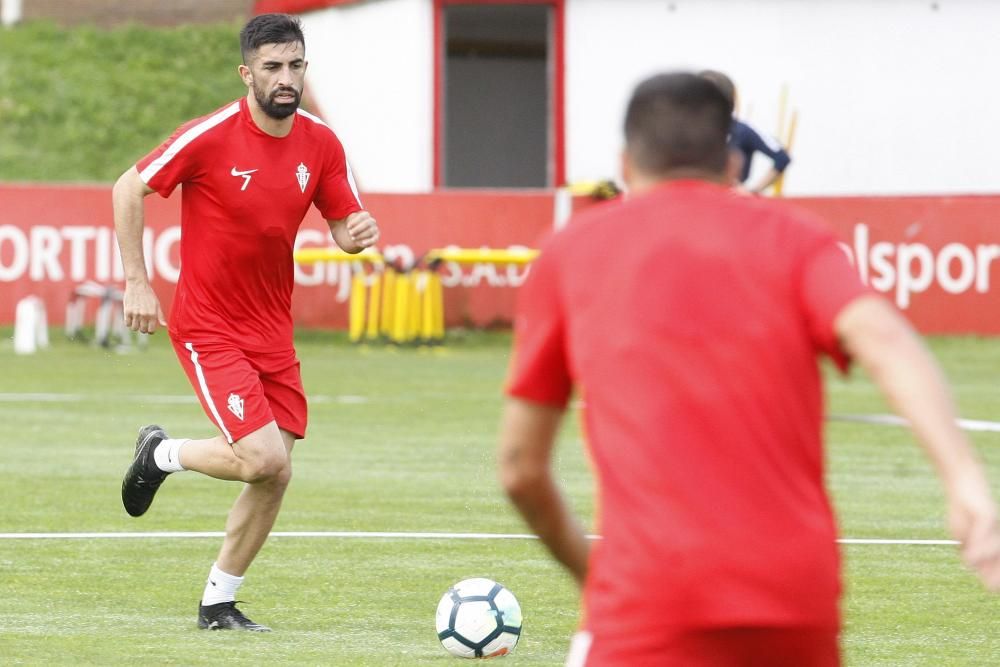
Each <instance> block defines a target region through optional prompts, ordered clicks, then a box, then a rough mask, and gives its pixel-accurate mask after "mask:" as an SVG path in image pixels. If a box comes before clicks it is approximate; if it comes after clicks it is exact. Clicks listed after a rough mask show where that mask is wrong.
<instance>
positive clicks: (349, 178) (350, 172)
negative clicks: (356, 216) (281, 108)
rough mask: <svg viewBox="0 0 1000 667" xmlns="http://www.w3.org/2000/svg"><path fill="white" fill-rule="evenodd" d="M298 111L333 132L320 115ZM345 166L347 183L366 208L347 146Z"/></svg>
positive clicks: (360, 204)
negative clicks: (355, 178)
mask: <svg viewBox="0 0 1000 667" xmlns="http://www.w3.org/2000/svg"><path fill="white" fill-rule="evenodd" d="M296 111H298V113H299V114H300V115H302V116H305V117H306V118H308V119H309V120H311V121H313V122H314V123H318V124H320V125H322V126H323V127H325V128H326V129H328V130H330V131H331V132H333V128H332V127H330V126H329V125H327V124H326V123H325V122H324V121H323V119H322V118H320V117H319V116H314V115H313V114H311V113H309V112H308V111H306V110H304V109H296ZM337 140H338V141H339V140H340V137H337ZM340 145H341V146H343V145H344V142H342V141H341V142H340ZM344 167H346V171H347V183H348V185H350V186H351V192H352V193H354V200H355V201H356V202H358V206H360V207H361V208H364V204H362V203H361V195H360V194H358V184H357V183H356V182H355V181H354V171H353V170H352V169H351V163H350V162H349V161H348V159H347V149H346V148H345V149H344Z"/></svg>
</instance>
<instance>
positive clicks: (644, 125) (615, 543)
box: [498, 72, 1000, 667]
mask: <svg viewBox="0 0 1000 667" xmlns="http://www.w3.org/2000/svg"><path fill="white" fill-rule="evenodd" d="M731 108H732V107H731V101H730V99H729V98H728V97H727V96H726V95H725V94H723V92H722V91H721V90H720V88H719V87H718V86H716V85H715V84H713V83H712V82H710V81H708V80H707V79H706V78H704V77H702V76H699V75H697V74H695V73H687V72H677V73H669V74H662V75H659V76H655V77H652V78H650V79H648V80H646V81H644V82H642V83H641V84H640V85H639V86H638V87H637V88H636V89H635V91H634V94H633V95H632V98H631V101H630V102H629V104H628V108H627V111H626V115H625V150H624V155H623V160H622V162H623V169H622V174H623V177H624V180H625V183H626V186H627V193H628V194H627V197H626V199H625V201H624V202H622V203H621V204H620V205H618V206H613V207H597V208H593V209H589V210H587V211H583V212H582V213H581V214H579V215H578V216H577V217H576V219H575V220H574V221H573V222H572V224H569V225H567V226H566V227H564V228H563V229H562V230H561V231H559V232H557V233H556V234H555V235H554V236H553V237H552V238H551V239H550V240H549V241H548V242H547V243H546V244H545V245H544V247H543V249H542V252H541V254H540V255H539V257H538V259H537V260H536V261H535V262H534V264H533V265H532V270H531V273H530V275H529V277H528V279H527V281H526V283H525V284H524V285H523V286H522V287H521V290H520V292H519V294H518V305H517V311H516V318H515V341H514V347H513V354H512V361H511V368H510V376H509V379H508V383H507V388H506V391H507V396H508V397H507V400H506V405H505V407H504V411H503V417H502V424H501V431H500V437H499V449H498V468H499V477H500V480H501V483H502V485H503V487H504V488H505V490H506V492H507V494H508V495H509V497H510V498H511V500H512V502H513V504H514V505H515V507H516V508H517V510H518V511H519V512H520V513H521V515H522V516H523V517H524V519H525V521H526V522H527V524H528V525H529V526H530V528H531V530H533V531H534V532H535V533H536V534H537V535H538V536H539V537H540V538H541V540H542V542H543V543H544V545H545V546H546V547H547V548H548V549H549V551H550V552H551V553H552V555H553V556H554V557H555V558H556V559H557V560H558V561H559V562H560V563H561V564H563V565H564V566H565V567H566V568H567V569H568V570H569V572H570V573H571V574H572V575H573V577H575V579H576V580H577V582H579V584H580V585H581V586H582V587H583V607H584V611H583V622H582V627H581V632H579V633H578V634H577V636H576V637H575V638H574V641H573V645H572V646H571V649H570V656H569V658H568V661H567V665H570V666H572V667H579V666H581V665H585V666H586V667H610V666H621V667H653V666H656V667H667V666H671V665H678V666H685V667H692V666H711V667H721V666H730V665H732V666H735V665H768V666H769V667H834V666H836V665H839V664H840V650H839V639H838V637H839V630H840V625H841V618H840V608H839V601H840V597H841V590H842V588H841V574H840V572H841V563H840V554H839V549H838V547H837V541H836V538H837V532H836V524H835V521H834V515H833V511H832V508H831V503H830V499H829V497H828V495H827V492H826V489H825V486H824V455H823V446H822V426H823V383H822V375H821V373H820V369H819V364H818V360H819V357H821V356H826V357H829V358H830V359H832V360H833V361H834V362H835V363H836V364H837V365H838V366H839V367H840V368H841V369H843V370H846V369H847V368H848V366H849V364H850V363H851V361H852V360H853V361H856V362H857V363H859V364H860V365H861V366H862V367H864V368H865V369H866V370H867V371H868V373H869V374H870V375H871V377H872V378H873V379H874V381H875V383H876V384H877V386H878V387H879V388H880V390H881V391H882V392H883V393H884V394H885V396H886V397H887V398H888V399H889V401H890V402H891V403H892V404H893V405H894V406H895V408H896V410H897V411H898V412H899V413H900V414H901V415H902V416H904V417H905V418H906V419H908V420H909V422H910V424H911V427H912V429H913V432H914V434H915V435H916V437H917V440H918V441H919V442H920V444H921V445H922V446H923V448H924V449H925V451H926V452H927V454H928V455H929V458H930V460H931V461H932V463H933V464H934V467H935V469H936V471H937V473H938V474H939V475H940V477H941V479H942V481H943V486H944V491H945V498H946V501H947V509H948V519H949V525H950V528H951V531H952V533H953V534H954V536H955V537H956V539H958V540H959V541H960V542H961V553H962V556H963V558H964V560H965V562H966V563H967V565H968V566H969V567H970V568H972V569H973V570H974V571H975V572H976V573H977V574H978V576H979V577H980V578H981V580H982V581H983V583H984V584H985V585H986V587H988V588H989V589H991V590H993V591H1000V527H998V518H997V506H996V504H995V502H994V500H993V498H992V495H991V491H990V487H989V484H988V482H987V479H986V476H985V473H984V470H983V467H982V465H981V463H980V462H979V460H978V458H977V456H976V453H975V451H974V450H973V448H972V446H971V444H970V443H969V441H968V440H967V439H966V436H965V435H964V433H962V432H961V431H960V430H959V429H958V427H957V426H956V423H955V417H956V409H955V406H954V403H953V401H952V398H951V396H950V393H949V390H948V387H947V385H946V382H945V380H944V378H943V376H942V373H941V371H940V369H939V367H938V365H937V364H936V362H935V360H934V359H933V357H932V356H931V354H930V353H929V352H928V350H927V349H926V348H925V346H924V345H923V343H922V342H921V340H920V338H919V337H918V335H917V334H916V333H915V332H914V330H913V329H912V328H911V327H910V325H909V324H908V323H907V321H906V320H905V319H904V318H903V317H902V316H901V315H900V314H899V313H898V312H897V311H896V310H895V308H894V307H893V306H892V305H891V304H889V303H888V302H886V301H885V300H884V299H883V298H881V297H880V296H878V295H876V294H874V293H872V292H870V291H869V290H868V289H867V288H866V287H865V286H864V285H863V284H862V283H861V282H860V280H859V278H858V275H857V272H856V271H855V270H854V268H853V267H852V266H851V264H850V262H849V261H848V259H847V257H846V255H845V254H844V253H843V251H842V250H841V249H840V248H839V246H838V244H837V240H836V238H835V237H834V236H833V234H832V233H831V232H830V231H829V230H828V228H827V227H826V226H825V225H824V224H823V223H822V221H820V220H818V219H816V218H814V217H813V216H811V215H808V214H806V213H805V212H802V211H799V210H798V209H795V208H793V207H791V206H789V205H787V204H785V203H784V202H781V201H777V200H769V199H758V198H749V197H742V196H739V195H738V194H737V193H735V192H733V190H732V188H731V187H730V186H729V183H728V181H727V178H726V168H727V163H728V161H729V158H728V155H727V153H728V148H727V135H728V134H729V128H730V120H731ZM623 238H626V239H627V241H626V242H623ZM594 267H600V279H599V280H595V279H594V275H595V274H594V270H595V269H594ZM574 389H576V390H579V392H580V395H581V399H582V402H583V406H584V407H583V420H584V424H583V429H584V431H585V433H586V440H587V444H588V447H589V451H590V454H591V459H592V461H593V464H594V468H595V477H596V479H597V483H598V496H599V502H598V503H597V506H598V507H599V509H598V514H597V527H598V530H599V532H600V534H601V538H602V539H600V540H598V541H596V542H594V543H593V547H591V543H590V542H589V541H588V540H587V539H586V537H585V534H584V532H583V530H582V528H581V525H580V523H579V522H578V520H577V519H576V518H575V517H574V515H573V513H572V512H571V511H570V510H569V509H568V507H567V505H566V502H565V501H564V499H563V495H562V492H561V490H560V489H559V487H558V485H557V484H556V481H555V479H554V475H553V470H552V453H553V448H554V445H555V440H556V435H557V433H558V431H559V427H560V424H561V422H562V420H563V417H564V413H565V410H566V406H567V403H568V401H569V399H570V397H571V395H572V394H573V392H574Z"/></svg>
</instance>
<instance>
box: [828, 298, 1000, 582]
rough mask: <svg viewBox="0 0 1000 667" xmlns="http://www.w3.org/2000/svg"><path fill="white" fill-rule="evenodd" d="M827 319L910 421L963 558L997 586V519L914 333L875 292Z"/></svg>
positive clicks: (941, 382)
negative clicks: (937, 484) (832, 319)
mask: <svg viewBox="0 0 1000 667" xmlns="http://www.w3.org/2000/svg"><path fill="white" fill-rule="evenodd" d="M834 327H835V329H836V331H837V335H838V336H839V337H840V339H841V341H842V342H843V344H844V346H845V348H846V349H847V351H848V352H849V353H850V354H851V355H852V356H853V357H854V358H855V359H856V360H857V361H858V362H859V363H860V364H861V365H862V366H863V367H864V368H865V369H866V370H867V371H868V373H869V374H870V375H871V377H872V379H873V380H874V381H875V383H876V384H877V385H878V386H879V388H880V389H881V390H882V392H883V393H884V394H885V396H886V397H887V398H888V400H889V402H890V403H891V404H892V405H893V407H894V408H895V409H896V410H897V411H898V412H899V414H900V415H901V416H902V417H904V418H906V419H907V420H908V421H909V422H910V426H911V428H912V429H913V433H914V435H916V437H917V440H918V441H919V442H920V444H921V445H922V446H923V448H924V450H925V451H926V452H927V455H928V456H929V457H930V459H931V461H932V462H933V464H934V466H935V468H936V469H937V472H938V475H939V476H940V477H941V480H942V482H943V484H944V489H945V495H946V500H947V503H948V522H949V525H950V528H951V532H952V534H953V535H954V536H955V538H956V539H958V540H959V541H961V543H962V547H961V548H962V557H963V560H964V561H965V563H966V564H967V565H968V566H969V567H970V568H972V569H973V570H975V571H976V573H977V574H978V575H979V577H980V579H981V580H982V581H983V583H984V585H985V586H986V587H987V588H989V589H990V590H993V591H997V592H1000V519H998V512H997V506H996V504H995V502H994V500H993V498H992V496H991V493H990V487H989V482H988V481H987V479H986V475H985V473H984V471H983V467H982V465H981V463H980V462H979V460H978V458H977V456H976V453H975V451H974V449H973V448H972V445H971V444H970V443H969V441H968V439H967V438H966V437H965V434H964V433H962V431H961V430H960V429H959V428H958V426H956V424H955V418H956V415H957V412H956V409H955V405H954V402H953V400H952V397H951V395H950V393H949V390H948V386H947V384H946V381H945V379H944V375H943V373H942V372H941V369H940V368H939V367H938V365H937V362H936V361H935V360H934V358H933V357H932V356H931V354H930V352H929V351H928V350H927V349H926V348H925V347H924V345H923V344H922V343H921V341H920V339H919V337H918V336H917V335H916V333H915V332H914V331H913V329H912V328H911V327H910V325H909V324H908V323H907V322H906V320H905V319H904V318H903V317H902V316H901V315H899V313H897V312H896V311H895V310H894V309H893V308H892V306H890V305H889V304H888V303H886V302H885V301H884V300H883V299H881V298H878V297H875V296H863V297H860V298H858V299H856V300H855V301H853V302H851V303H850V304H848V305H847V306H846V307H845V308H844V309H843V310H842V311H841V313H840V314H839V315H838V316H837V318H836V320H835V322H834Z"/></svg>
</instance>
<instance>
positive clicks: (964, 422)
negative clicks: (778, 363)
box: [826, 414, 1000, 433]
mask: <svg viewBox="0 0 1000 667" xmlns="http://www.w3.org/2000/svg"><path fill="white" fill-rule="evenodd" d="M826 418H827V420H828V421H835V422H860V423H863V424H881V425H885V426H909V422H907V421H906V420H905V419H903V418H902V417H899V416H897V415H878V414H874V415H827V417H826ZM955 423H956V424H958V426H959V428H962V429H965V430H966V431H992V432H994V433H1000V422H994V421H986V420H985V419H956V420H955Z"/></svg>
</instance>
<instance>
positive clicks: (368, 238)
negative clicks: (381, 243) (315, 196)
mask: <svg viewBox="0 0 1000 667" xmlns="http://www.w3.org/2000/svg"><path fill="white" fill-rule="evenodd" d="M344 231H346V232H347V238H348V239H349V240H350V241H351V243H353V244H354V245H355V247H356V249H355V250H353V251H354V252H360V251H361V250H364V249H365V248H370V247H372V246H373V245H375V244H376V243H377V242H378V238H379V231H378V223H376V222H375V218H373V217H372V216H371V214H370V213H368V211H357V212H356V213H351V214H350V215H349V216H347V218H346V219H345V221H344ZM341 247H342V248H343V249H344V250H346V251H347V252H351V251H352V249H351V248H346V247H343V246H341Z"/></svg>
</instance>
